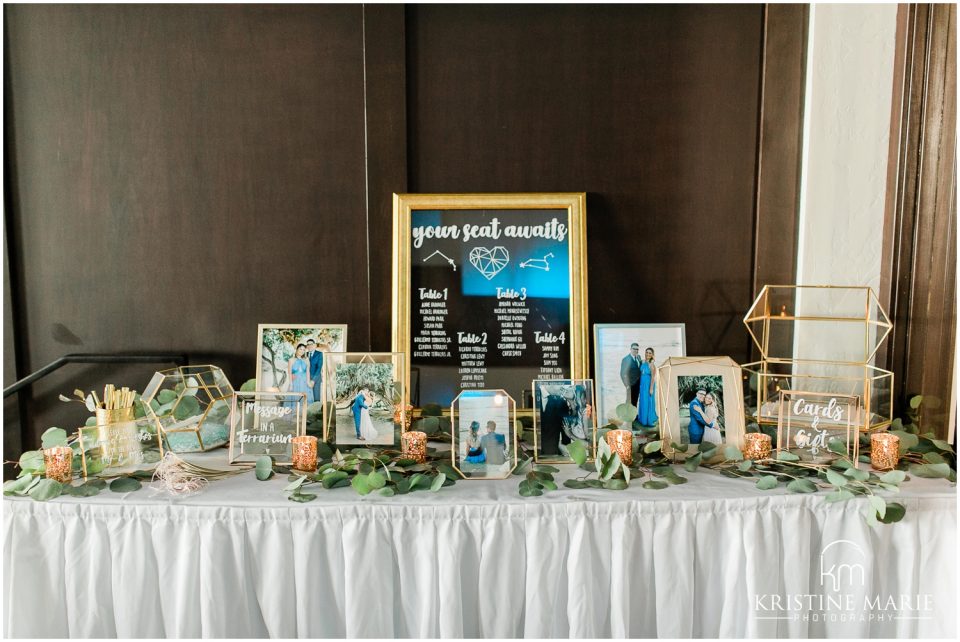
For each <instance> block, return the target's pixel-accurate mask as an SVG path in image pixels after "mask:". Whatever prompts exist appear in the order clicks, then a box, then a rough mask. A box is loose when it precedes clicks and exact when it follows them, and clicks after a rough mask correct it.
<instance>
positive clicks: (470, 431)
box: [450, 390, 518, 479]
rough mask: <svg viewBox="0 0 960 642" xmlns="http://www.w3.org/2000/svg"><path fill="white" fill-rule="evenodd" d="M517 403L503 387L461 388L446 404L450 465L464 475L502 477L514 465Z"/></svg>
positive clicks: (480, 477)
mask: <svg viewBox="0 0 960 642" xmlns="http://www.w3.org/2000/svg"><path fill="white" fill-rule="evenodd" d="M516 415H517V405H516V402H515V401H514V400H513V397H511V396H510V395H509V394H507V391H506V390H464V391H463V392H461V393H460V394H459V395H457V396H456V398H454V400H453V403H452V404H451V406H450V419H451V424H452V426H451V431H450V432H451V436H452V442H453V443H452V449H451V457H452V459H453V467H454V468H456V469H457V471H459V472H460V474H462V475H463V476H464V478H465V479H506V478H507V477H509V476H510V475H511V473H512V472H513V469H514V468H515V467H516V465H517V447H518V439H517V431H516V428H515V422H516Z"/></svg>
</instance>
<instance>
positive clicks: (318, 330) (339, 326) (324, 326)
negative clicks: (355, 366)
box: [256, 323, 347, 401]
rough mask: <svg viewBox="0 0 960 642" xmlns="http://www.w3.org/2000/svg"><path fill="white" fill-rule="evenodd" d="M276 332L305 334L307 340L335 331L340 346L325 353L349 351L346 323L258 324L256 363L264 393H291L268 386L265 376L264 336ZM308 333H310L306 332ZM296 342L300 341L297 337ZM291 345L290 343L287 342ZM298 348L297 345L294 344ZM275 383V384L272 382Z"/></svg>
mask: <svg viewBox="0 0 960 642" xmlns="http://www.w3.org/2000/svg"><path fill="white" fill-rule="evenodd" d="M269 330H276V331H283V330H289V331H291V332H294V333H298V332H299V333H304V334H303V339H304V340H307V339H309V338H310V335H311V334H315V335H322V334H323V333H324V332H328V331H334V332H339V333H341V334H340V340H339V344H338V345H336V346H330V349H329V350H326V351H325V352H346V351H347V324H346V323H260V324H257V354H256V363H257V377H256V379H257V385H256V388H257V390H261V391H264V392H289V391H288V390H282V389H278V390H274V388H279V386H273V385H269V386H268V385H267V383H268V382H267V381H265V378H264V376H263V370H264V367H263V363H262V361H263V359H264V355H263V350H264V344H263V335H264V332H265V331H269ZM304 331H308V332H304ZM295 340H299V339H297V338H296V337H295ZM287 343H289V341H287ZM293 346H294V348H296V344H293ZM270 383H273V382H270ZM281 385H287V382H286V381H284V382H282V383H281ZM314 401H321V400H320V399H314Z"/></svg>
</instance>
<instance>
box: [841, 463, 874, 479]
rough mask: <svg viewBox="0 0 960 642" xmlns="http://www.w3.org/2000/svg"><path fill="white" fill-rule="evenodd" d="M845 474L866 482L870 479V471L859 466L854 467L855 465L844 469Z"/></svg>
mask: <svg viewBox="0 0 960 642" xmlns="http://www.w3.org/2000/svg"><path fill="white" fill-rule="evenodd" d="M843 474H844V475H846V476H847V477H849V478H851V479H855V480H856V481H859V482H865V481H867V480H868V479H870V473H868V472H867V471H865V470H860V469H859V468H854V467H853V466H851V467H850V468H847V469H846V470H845V471H843Z"/></svg>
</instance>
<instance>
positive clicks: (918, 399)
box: [881, 395, 923, 517]
mask: <svg viewBox="0 0 960 642" xmlns="http://www.w3.org/2000/svg"><path fill="white" fill-rule="evenodd" d="M922 403H923V395H916V396H913V397H910V407H911V408H912V409H914V410H916V409H917V408H919V407H920V404H922ZM881 517H882V516H881Z"/></svg>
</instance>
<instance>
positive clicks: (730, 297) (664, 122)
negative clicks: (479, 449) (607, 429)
mask: <svg viewBox="0 0 960 642" xmlns="http://www.w3.org/2000/svg"><path fill="white" fill-rule="evenodd" d="M781 11H785V12H786V13H780V12H781ZM771 14H774V19H773V20H771ZM5 16H6V33H5V46H6V51H7V66H6V68H5V72H6V73H5V82H6V86H7V94H6V104H5V115H6V120H7V125H8V126H7V129H6V136H5V146H6V157H5V170H6V172H7V176H8V177H10V178H8V185H7V187H8V192H7V194H6V198H7V203H8V221H7V231H8V234H9V241H10V246H9V249H10V250H11V252H10V267H11V270H10V283H9V285H10V290H9V296H10V299H8V301H12V302H13V308H14V309H13V312H14V314H13V316H12V318H11V319H10V320H11V323H12V325H13V332H12V333H10V334H11V336H10V337H9V339H8V338H6V337H5V346H6V347H7V348H8V356H7V359H8V361H9V359H10V354H9V348H10V345H9V344H8V343H7V342H8V341H10V342H12V343H13V344H14V345H15V346H19V347H20V348H21V350H20V354H21V355H22V359H21V360H20V362H18V363H17V364H16V366H17V372H16V373H15V374H16V375H19V376H22V375H24V374H26V373H27V372H30V371H32V370H34V369H36V368H38V367H40V366H42V365H43V364H45V363H46V362H48V361H50V360H52V359H54V358H56V357H58V356H59V355H61V354H63V353H66V352H94V351H121V350H151V351H159V350H171V351H185V352H188V353H190V354H191V357H192V359H193V361H194V362H196V363H201V362H205V361H213V362H215V363H218V364H222V365H223V366H224V367H225V368H226V369H227V372H228V375H229V376H230V377H231V379H232V380H234V381H235V382H238V383H239V382H242V381H243V380H245V379H246V378H248V377H249V376H251V375H252V374H253V368H254V349H255V346H254V343H255V337H256V324H257V323H258V322H310V321H318V322H322V321H327V322H345V323H348V324H350V346H351V347H352V348H356V349H366V348H368V347H369V348H372V349H374V350H384V349H388V348H389V338H390V327H389V325H390V318H389V307H390V306H389V297H390V292H389V277H390V252H389V248H390V234H391V214H390V194H391V193H392V192H404V191H410V192H416V191H450V192H461V191H579V190H583V191H586V192H588V219H589V222H588V228H589V262H590V283H589V287H590V301H591V305H590V318H591V321H592V322H612V321H625V322H626V321H634V322H668V321H685V322H686V323H687V337H688V345H689V349H690V351H691V352H697V353H719V354H730V355H731V356H733V357H734V358H736V359H738V360H743V359H745V358H746V356H747V354H748V350H749V347H748V346H749V342H748V338H747V335H746V333H745V332H744V331H743V329H742V325H741V323H740V317H741V316H742V314H743V312H744V311H745V310H746V306H747V305H748V304H749V303H750V301H751V299H752V296H753V290H754V287H755V281H757V280H758V279H763V278H764V277H763V276H762V275H763V274H765V273H766V272H771V271H772V272H777V271H779V273H784V272H786V273H792V272H790V270H792V261H790V260H789V256H791V255H790V254H786V255H785V254H784V253H783V252H779V251H778V252H769V254H768V255H767V258H768V259H769V260H768V261H767V262H766V263H764V267H763V268H762V269H760V270H759V271H758V268H757V265H758V263H757V260H755V259H757V258H758V257H756V256H755V252H756V249H755V248H756V231H757V230H758V229H759V230H761V233H765V232H766V231H767V230H770V229H776V228H775V227H771V226H776V225H778V224H780V225H784V226H786V227H787V228H789V229H794V228H795V214H796V212H795V208H794V207H792V206H790V203H791V202H792V199H793V198H794V197H793V194H794V191H793V190H795V189H796V185H795V184H794V183H795V180H796V179H795V177H794V175H793V174H790V173H789V172H790V171H792V170H790V168H791V167H795V166H796V165H797V164H798V156H791V154H794V155H796V154H799V150H798V149H795V147H796V145H795V141H794V140H793V138H792V137H793V136H794V133H795V132H794V131H793V129H791V128H793V127H796V124H797V122H798V120H797V118H798V117H799V116H798V113H797V111H796V105H795V104H794V101H795V100H796V98H795V97H796V96H799V95H800V92H802V69H800V68H798V67H797V61H798V60H802V43H803V41H804V38H803V37H802V33H803V29H805V23H806V17H805V16H806V14H805V12H804V11H803V10H802V8H801V9H798V8H797V7H794V8H787V9H784V10H781V9H780V8H778V7H773V6H771V7H770V9H769V10H767V9H765V8H764V7H763V6H760V5H753V6H690V5H688V6H659V5H647V6H553V7H540V6H517V7H514V6H511V7H496V6H472V7H471V6H433V5H423V6H407V7H401V6H366V7H363V6H345V5H338V6H322V5H311V6H251V5H246V6H230V7H227V6H202V5H193V6H187V5H182V6H162V7H160V6H157V7H152V6H113V5H111V6H10V5H8V6H6V7H5ZM796 29H799V30H800V31H796ZM798 47H799V49H798ZM798 52H799V53H798ZM778 70H783V71H782V73H781V72H780V71H778ZM761 86H762V87H763V92H762V93H761ZM764 96H770V97H771V98H773V99H776V100H775V102H776V104H775V105H774V104H773V103H772V102H771V103H770V104H771V106H770V107H769V108H768V109H767V110H766V111H764V109H763V104H764V102H766V101H765V100H764V99H763V97H764ZM764 114H767V116H764ZM763 118H771V120H769V121H768V123H767V126H766V127H765V126H763ZM784 119H785V120H784ZM777 120H784V127H785V128H786V129H785V130H784V131H782V132H781V131H779V130H777V129H776V125H777V122H776V121H777ZM761 132H763V134H762V135H761ZM760 148H764V149H769V150H773V151H771V152H769V153H767V154H765V155H763V158H764V161H763V165H762V166H761V165H759V164H758V156H759V155H760V152H759V149H760ZM761 167H762V168H763V171H762V172H761V171H760V168H761ZM784 168H786V170H784ZM782 171H787V172H788V174H787V175H785V176H780V173H781V172H782ZM758 190H760V191H758ZM783 204H786V206H782V205H783ZM778 242H780V246H778V247H786V246H788V245H790V244H791V243H792V241H790V240H789V239H788V240H786V241H784V240H783V239H779V241H778ZM784 244H785V245H784ZM764 247H769V245H764ZM789 250H790V248H787V249H786V250H784V252H789ZM771 261H772V263H771ZM787 264H789V266H788V265H787ZM5 274H6V273H5ZM758 274H760V276H758ZM5 296H7V295H6V294H5ZM5 365H6V364H5ZM153 369H154V368H153V366H144V367H142V368H126V369H123V370H117V369H106V368H80V367H74V368H73V369H70V370H64V371H62V372H61V373H59V374H58V375H56V376H53V377H50V378H48V379H47V380H44V382H43V383H41V384H39V385H37V386H36V387H35V390H34V394H33V397H32V399H28V400H27V401H28V403H27V405H28V406H29V409H30V414H29V416H28V417H27V418H26V425H27V427H28V430H27V432H26V434H25V443H27V442H30V444H31V445H32V442H33V441H34V440H35V439H36V434H37V433H39V432H40V431H42V429H44V428H45V427H47V426H49V425H55V424H60V425H63V426H64V427H68V428H69V427H72V422H76V421H80V420H82V418H83V414H84V413H82V412H80V411H79V408H76V407H65V406H64V405H63V404H60V403H59V402H56V401H55V400H56V394H57V393H58V392H65V391H70V390H72V389H73V388H74V387H76V386H78V385H83V386H85V387H93V386H98V385H102V384H103V383H104V382H106V381H108V380H112V381H116V382H118V383H119V382H121V381H122V382H123V383H130V384H131V385H135V386H141V387H142V385H143V384H144V383H145V382H146V380H147V378H148V376H149V374H150V373H151V372H152V370H153ZM9 370H10V369H9V368H5V384H9V383H10V381H9V379H10V377H11V376H13V375H12V374H11V373H10V372H9Z"/></svg>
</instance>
